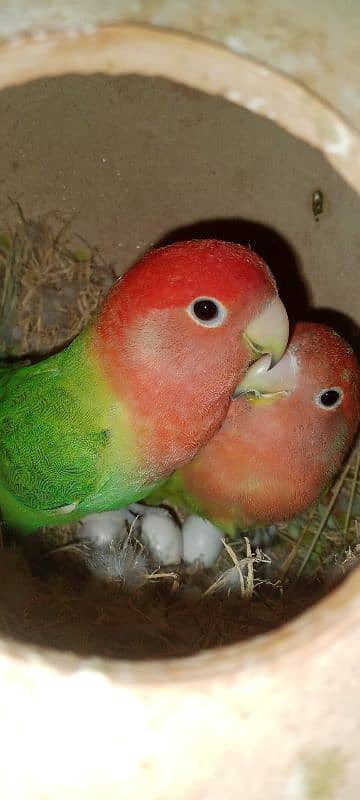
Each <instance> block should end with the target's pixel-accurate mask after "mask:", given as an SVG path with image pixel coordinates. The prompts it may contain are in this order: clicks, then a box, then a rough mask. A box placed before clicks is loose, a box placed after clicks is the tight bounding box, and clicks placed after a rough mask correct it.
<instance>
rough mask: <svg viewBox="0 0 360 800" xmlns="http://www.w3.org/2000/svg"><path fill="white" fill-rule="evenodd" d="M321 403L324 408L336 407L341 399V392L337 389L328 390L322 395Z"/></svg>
mask: <svg viewBox="0 0 360 800" xmlns="http://www.w3.org/2000/svg"><path fill="white" fill-rule="evenodd" d="M320 399H321V402H322V405H323V406H326V407H327V408H329V407H330V406H334V405H335V403H337V401H338V399H339V392H337V391H336V389H327V391H326V392H323V393H322V395H321V398H320Z"/></svg>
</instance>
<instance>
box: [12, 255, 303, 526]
mask: <svg viewBox="0 0 360 800" xmlns="http://www.w3.org/2000/svg"><path fill="white" fill-rule="evenodd" d="M287 337H288V320H287V315H286V312H285V309H284V306H283V305H282V303H281V301H280V299H279V297H278V293H277V288H276V284H275V280H274V278H273V276H272V274H271V272H270V270H269V268H268V267H267V266H266V264H265V263H264V261H262V259H261V258H259V257H258V256H257V255H256V254H255V253H253V252H251V250H250V249H248V248H246V247H242V246H240V245H236V244H230V243H226V242H221V241H194V242H182V243H179V244H174V245H170V246H169V247H165V248H161V249H158V250H152V251H150V252H149V253H148V254H147V255H145V257H144V258H142V259H141V260H140V261H139V262H138V263H137V264H136V265H135V266H134V267H133V268H132V269H130V270H129V271H128V272H127V273H126V274H125V275H124V277H122V278H120V279H119V280H118V281H117V283H115V285H114V286H113V288H112V289H111V290H110V292H109V294H108V296H107V298H106V299H105V302H104V304H103V306H102V308H101V309H100V311H99V312H98V314H97V316H96V318H95V319H94V321H93V323H92V324H90V325H88V326H87V327H86V329H85V330H84V331H83V332H82V333H81V334H80V335H79V336H78V337H77V338H76V339H75V340H74V341H73V342H72V343H71V344H70V345H69V346H67V347H66V348H65V349H64V350H63V351H62V352H60V353H58V354H56V355H53V356H51V357H49V358H47V359H46V360H44V361H42V362H41V363H38V364H35V365H31V366H23V367H11V368H2V370H1V377H0V396H1V404H0V506H1V512H2V516H3V519H4V520H5V522H6V523H8V524H10V525H11V526H12V527H14V528H16V529H19V530H20V531H22V532H24V533H29V532H32V531H34V530H35V529H36V528H38V527H40V526H47V525H54V524H55V525H56V524H62V523H64V522H72V521H75V520H78V519H80V518H81V517H84V516H85V515H87V514H90V513H94V512H98V511H106V510H111V509H115V508H119V507H121V506H124V505H127V504H128V503H130V502H132V501H134V500H136V499H138V498H140V497H144V496H146V494H148V493H149V492H150V491H151V489H152V488H153V487H154V486H156V485H158V483H159V481H161V480H164V479H165V478H166V477H167V476H168V475H169V474H170V473H171V472H172V471H173V470H174V469H175V468H176V467H179V466H180V465H182V464H184V463H186V462H188V461H190V460H191V459H192V458H193V456H194V455H195V454H196V452H197V450H198V449H199V447H200V446H202V445H203V444H205V442H206V441H208V440H209V438H210V437H211V436H212V435H213V434H214V433H215V431H216V430H217V429H218V428H219V426H220V424H221V422H222V421H223V419H224V418H225V416H226V412H227V409H228V406H229V402H230V399H231V396H232V395H233V394H234V392H235V391H236V386H237V384H238V383H239V382H240V381H241V379H242V377H243V375H244V373H245V370H246V368H247V367H248V366H249V364H250V363H251V361H252V360H253V359H254V357H258V356H259V355H261V353H264V352H269V353H271V355H272V358H273V359H274V360H275V361H276V360H278V359H279V358H280V357H281V355H282V354H283V351H284V349H285V347H286V343H287Z"/></svg>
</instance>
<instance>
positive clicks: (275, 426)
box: [148, 322, 360, 536]
mask: <svg viewBox="0 0 360 800" xmlns="http://www.w3.org/2000/svg"><path fill="white" fill-rule="evenodd" d="M270 362H271V359H270V357H269V356H264V357H263V358H261V359H259V360H258V361H257V362H255V363H254V364H253V365H252V366H251V367H250V368H249V370H248V372H247V374H246V376H245V378H244V380H243V382H242V384H241V385H240V387H239V389H238V395H237V397H236V398H234V399H233V400H232V401H231V404H230V408H229V412H228V414H227V417H226V420H225V421H224V423H223V425H222V426H221V428H220V430H219V431H218V432H217V433H216V434H215V436H214V437H213V438H212V439H211V441H210V442H209V443H208V444H207V445H206V446H205V447H203V448H202V450H201V451H200V452H199V453H198V455H197V456H196V457H195V458H194V459H193V461H192V462H191V463H190V464H188V465H187V466H185V467H183V468H182V469H181V470H178V471H177V472H176V473H175V474H174V475H173V476H172V477H171V478H170V479H169V481H168V482H167V483H166V484H165V485H164V486H162V487H160V489H159V490H158V491H157V492H155V493H154V494H153V495H151V496H150V498H148V502H152V503H155V504H157V503H159V502H160V501H162V500H164V499H165V500H166V501H167V502H172V503H174V504H175V505H176V506H178V507H179V508H180V509H182V510H185V511H191V512H193V513H196V514H199V515H201V516H204V517H206V518H208V519H210V520H211V521H212V522H213V523H214V524H215V525H217V526H218V527H219V528H221V529H222V530H224V531H226V532H227V533H228V534H229V535H231V536H235V535H236V534H237V533H239V532H241V531H244V530H249V529H251V528H256V527H259V526H264V525H266V524H268V523H273V522H280V521H282V520H286V519H290V518H292V517H294V516H296V515H297V514H300V513H302V512H303V511H305V510H306V509H307V508H308V506H310V505H311V504H312V503H313V502H314V501H315V500H316V499H317V498H318V497H319V495H320V494H321V492H322V491H323V490H324V489H325V488H326V487H327V486H328V484H329V482H330V481H331V480H332V479H333V478H334V476H335V475H336V473H337V471H338V470H339V468H340V466H341V464H342V461H343V459H344V457H345V455H346V453H347V451H348V449H349V447H350V445H351V443H352V441H353V439H354V436H355V433H356V430H357V427H358V425H359V421H360V371H359V366H358V364H357V361H356V358H355V356H354V353H353V351H352V350H351V348H350V347H349V345H348V344H347V343H346V342H345V341H344V340H343V339H342V338H341V337H340V336H339V335H338V334H337V333H336V332H335V331H334V330H332V329H331V328H328V327H327V326H325V325H319V324H315V323H305V322H304V323H299V324H298V325H296V328H295V331H294V335H293V336H292V339H291V341H290V344H289V347H288V349H287V351H286V353H285V355H284V356H283V357H282V359H281V360H280V361H279V362H278V364H277V365H276V366H274V367H272V368H271V363H270Z"/></svg>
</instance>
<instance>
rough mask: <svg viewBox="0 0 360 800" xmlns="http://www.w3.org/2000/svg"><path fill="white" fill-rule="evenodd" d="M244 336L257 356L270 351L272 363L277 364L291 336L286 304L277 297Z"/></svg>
mask: <svg viewBox="0 0 360 800" xmlns="http://www.w3.org/2000/svg"><path fill="white" fill-rule="evenodd" d="M244 338H245V339H246V341H247V343H248V345H249V346H250V347H251V350H252V352H253V354H254V357H255V358H259V356H261V355H264V354H265V353H269V354H270V356H271V364H272V365H274V364H276V363H277V362H278V361H279V360H280V358H281V356H282V355H283V353H284V352H285V349H286V345H287V342H288V338H289V320H288V315H287V313H286V310H285V306H284V304H283V303H282V302H281V300H280V297H276V298H275V300H273V301H272V302H271V303H270V304H269V305H268V306H267V307H266V308H265V310H264V311H262V313H261V314H259V316H258V317H256V318H255V319H253V321H252V322H250V325H248V327H247V328H246V330H245V331H244Z"/></svg>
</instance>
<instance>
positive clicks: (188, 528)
mask: <svg viewBox="0 0 360 800" xmlns="http://www.w3.org/2000/svg"><path fill="white" fill-rule="evenodd" d="M182 535H183V559H184V561H185V562H186V563H187V564H193V563H194V562H195V561H200V562H201V563H202V564H203V566H204V567H211V566H212V565H213V564H214V563H215V561H216V559H217V558H218V556H219V554H220V552H221V548H222V542H221V539H223V538H224V534H223V532H222V531H221V530H219V528H216V527H215V525H213V524H212V523H211V522H209V521H208V520H207V519H202V517H196V516H194V515H191V516H189V517H188V518H187V519H186V520H185V522H184V524H183V528H182Z"/></svg>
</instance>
